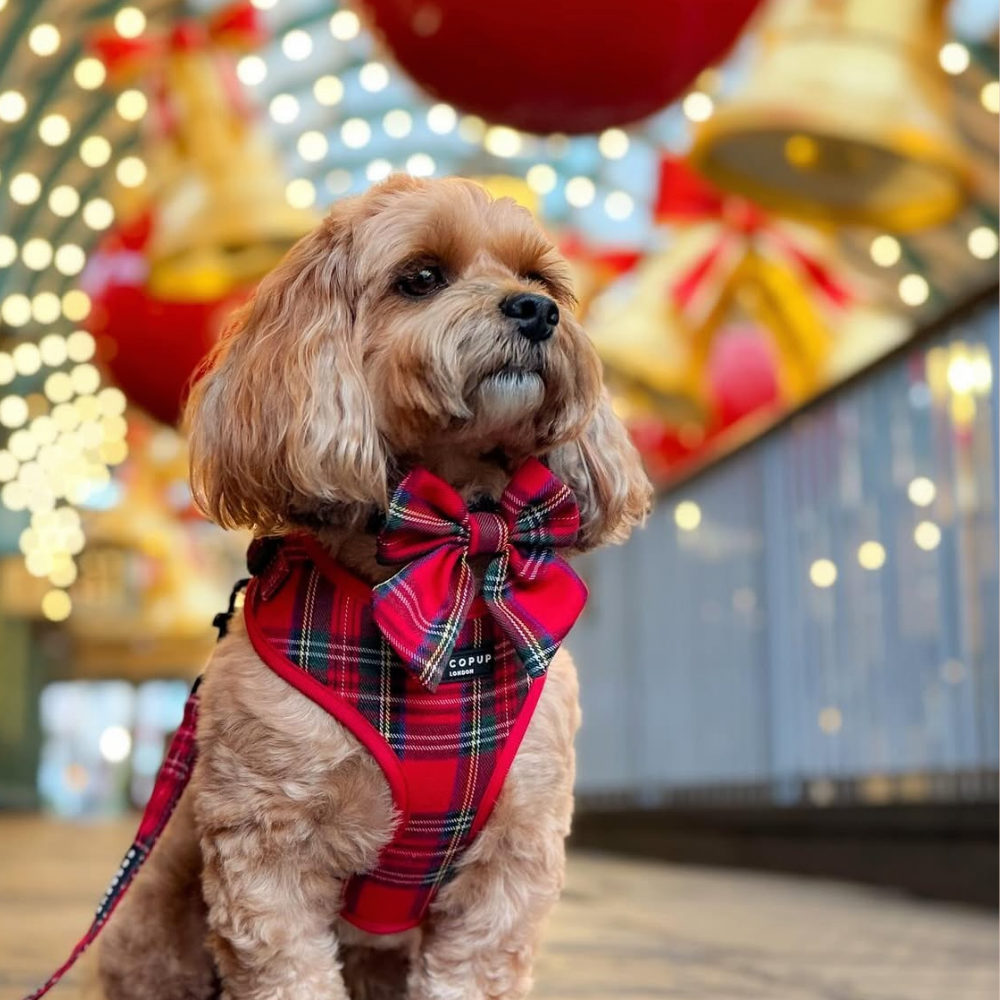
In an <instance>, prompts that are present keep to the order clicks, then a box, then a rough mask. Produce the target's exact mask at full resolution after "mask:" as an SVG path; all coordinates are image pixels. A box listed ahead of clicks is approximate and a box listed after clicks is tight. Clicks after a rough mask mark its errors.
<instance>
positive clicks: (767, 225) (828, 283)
mask: <svg viewBox="0 0 1000 1000" xmlns="http://www.w3.org/2000/svg"><path fill="white" fill-rule="evenodd" d="M653 214H654V215H655V217H656V218H657V219H658V220H660V221H661V222H681V223H685V224H691V223H697V222H708V221H712V220H718V221H719V222H721V223H723V225H724V228H723V231H722V234H721V235H720V236H719V239H718V240H716V241H715V242H714V243H713V244H712V246H711V247H709V249H708V250H706V251H705V253H704V254H702V255H701V256H700V257H699V258H698V259H697V260H696V261H695V262H694V264H692V265H691V267H690V269H688V270H687V271H685V272H684V274H682V275H681V276H680V278H679V279H678V280H677V282H676V284H674V286H673V287H672V288H671V298H672V299H673V303H674V305H675V306H677V307H678V308H679V309H682V310H683V309H687V308H688V307H689V306H690V305H691V302H692V299H693V298H694V296H695V295H696V294H697V292H698V291H699V289H701V288H702V287H703V286H704V284H705V282H706V281H707V279H708V277H709V276H710V275H711V274H713V273H714V272H715V271H716V270H717V269H719V268H720V266H721V265H722V263H723V262H724V261H725V260H726V259H727V258H729V257H731V256H733V251H734V250H735V251H737V253H738V252H739V251H738V247H739V244H741V243H745V242H746V241H748V240H751V239H763V240H767V241H770V242H771V243H772V244H773V246H774V248H775V249H776V250H777V251H778V253H779V254H782V255H784V256H785V257H787V258H788V259H790V260H791V261H792V263H793V265H794V266H795V267H796V268H797V269H798V270H799V271H800V272H801V273H802V274H803V276H804V277H805V279H806V280H807V281H808V282H809V283H810V284H811V285H812V286H813V288H815V290H816V291H817V292H818V293H820V294H821V295H823V296H824V297H825V298H826V299H828V300H829V301H830V303H831V304H833V305H835V306H845V305H847V304H848V303H849V302H850V301H851V293H850V291H849V290H848V289H847V288H846V287H845V286H844V285H843V284H842V283H841V282H840V281H839V280H838V279H837V277H836V276H835V275H834V274H833V273H832V271H831V270H830V268H829V267H828V266H827V265H826V264H825V263H824V262H823V261H822V260H820V259H819V258H818V257H817V256H816V255H815V254H813V253H812V252H811V251H810V250H807V249H806V248H804V247H802V246H800V245H799V243H797V242H796V241H795V240H793V239H792V238H791V237H790V236H789V235H788V234H787V233H786V232H785V231H784V229H782V228H781V226H780V225H779V224H778V223H776V222H775V220H773V219H772V218H770V217H769V216H768V215H767V214H766V213H765V212H764V211H763V210H762V209H761V208H759V207H758V206H757V205H755V204H754V203H753V202H752V201H749V200H747V199H746V198H740V197H738V196H736V195H731V194H726V193H725V192H723V191H720V190H719V189H718V188H716V187H714V186H713V185H712V184H710V183H709V182H708V181H707V180H705V178H704V177H702V176H700V175H699V174H697V173H695V172H694V171H693V170H692V169H691V168H690V167H689V166H688V165H687V163H685V162H684V161H683V160H677V159H674V158H673V157H669V156H665V157H664V158H663V159H662V160H661V161H660V183H659V190H658V192H657V198H656V204H655V206H654V208H653Z"/></svg>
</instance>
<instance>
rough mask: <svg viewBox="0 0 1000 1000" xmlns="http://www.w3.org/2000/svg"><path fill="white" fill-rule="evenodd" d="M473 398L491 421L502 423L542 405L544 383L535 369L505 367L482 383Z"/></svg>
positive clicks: (540, 374) (521, 366)
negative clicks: (475, 397) (483, 408)
mask: <svg viewBox="0 0 1000 1000" xmlns="http://www.w3.org/2000/svg"><path fill="white" fill-rule="evenodd" d="M476 395H477V396H478V397H479V402H480V404H481V405H482V406H484V407H485V410H486V411H487V412H488V413H489V414H490V416H491V417H492V418H494V419H495V420H497V421H500V422H504V423H505V422H507V421H508V420H510V419H512V418H516V417H518V416H520V415H522V414H524V413H525V412H527V411H530V410H534V409H535V408H537V407H538V406H539V405H541V402H542V400H543V399H544V398H545V379H544V378H543V377H542V373H541V371H540V369H539V368H537V367H534V366H530V365H521V364H505V365H503V366H502V367H501V368H497V369H496V370H495V371H492V372H490V373H489V374H488V375H485V376H484V377H483V378H482V379H481V381H480V382H479V385H478V387H477V391H476ZM477 409H478V407H477ZM480 412H481V413H482V411H480ZM483 415H485V414H483Z"/></svg>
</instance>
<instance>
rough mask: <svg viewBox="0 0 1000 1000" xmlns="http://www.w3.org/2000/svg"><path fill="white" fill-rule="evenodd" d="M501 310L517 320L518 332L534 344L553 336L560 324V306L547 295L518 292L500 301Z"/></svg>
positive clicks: (505, 314)
mask: <svg viewBox="0 0 1000 1000" xmlns="http://www.w3.org/2000/svg"><path fill="white" fill-rule="evenodd" d="M500 312H502V313H503V314H504V316H509V317H510V318H511V319H512V320H515V321H516V322H517V332H518V333H520V334H521V336H522V337H527V338H528V340H530V341H531V342H532V343H533V344H538V343H541V342H542V341H543V340H548V339H549V337H551V336H552V331H553V330H555V328H556V327H557V326H558V325H559V306H557V305H556V304H555V302H553V301H552V299H550V298H549V297H548V296H547V295H536V294H534V293H533V292H518V294H516V295H508V296H507V298H505V299H504V300H503V302H501V303H500Z"/></svg>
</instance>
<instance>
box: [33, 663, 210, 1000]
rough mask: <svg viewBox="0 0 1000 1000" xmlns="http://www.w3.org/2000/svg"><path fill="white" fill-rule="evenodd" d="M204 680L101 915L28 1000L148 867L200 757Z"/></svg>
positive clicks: (86, 941) (73, 956)
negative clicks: (200, 702)
mask: <svg viewBox="0 0 1000 1000" xmlns="http://www.w3.org/2000/svg"><path fill="white" fill-rule="evenodd" d="M201 680H202V679H201V677H199V678H198V679H197V680H196V681H195V682H194V687H192V689H191V693H190V695H188V700H187V703H186V704H185V706H184V718H183V719H182V721H181V724H180V726H179V727H178V729H177V732H176V733H175V734H174V738H173V739H172V740H171V741H170V747H169V748H168V750H167V755H166V758H165V759H164V761H163V764H162V765H161V766H160V770H159V772H158V773H157V775H156V781H155V783H154V784H153V793H152V795H150V797H149V802H147V803H146V808H145V810H144V811H143V814H142V819H141V820H140V822H139V829H138V830H137V831H136V835H135V838H134V839H133V841H132V844H131V846H130V847H129V849H128V850H127V851H126V852H125V857H124V858H122V863H121V865H120V866H119V868H118V871H117V872H116V873H115V876H114V878H112V880H111V884H110V885H109V886H108V889H107V892H105V894H104V898H103V899H102V900H101V903H100V906H98V907H97V913H96V914H95V915H94V919H93V921H92V922H91V925H90V927H89V928H88V929H87V932H86V934H84V935H83V937H82V938H80V940H79V941H78V942H77V943H76V945H75V946H74V948H73V950H72V951H71V952H70V954H69V958H67V959H66V961H65V962H63V964H62V965H61V966H59V968H58V969H56V971H55V972H53V973H52V975H51V976H49V978H48V979H47V980H46V982H45V984H44V985H43V986H40V987H39V988H38V989H37V990H35V992H34V993H30V994H29V995H28V996H27V997H25V1000H38V998H39V997H43V996H45V994H46V993H48V992H49V990H51V989H52V987H53V986H55V985H56V983H58V982H59V980H60V979H62V977H63V976H64V975H66V973H67V972H69V970H70V969H71V968H72V967H73V966H74V965H76V963H77V961H78V960H79V958H80V956H81V955H83V953H84V952H85V951H86V950H87V949H88V948H89V947H90V946H91V944H93V943H94V940H95V939H96V938H97V935H98V934H100V933H101V931H102V930H103V928H104V925H105V924H106V923H107V922H108V918H109V917H110V916H111V914H112V913H114V911H115V909H116V908H117V906H118V904H119V903H120V902H121V900H122V897H123V896H124V895H125V893H126V892H127V891H128V888H129V886H130V885H131V884H132V882H133V880H134V879H135V877H136V875H137V874H138V873H139V869H140V868H142V866H143V864H145V862H146V859H147V858H148V857H149V854H150V852H151V851H152V850H153V847H155V845H156V842H157V841H158V840H159V839H160V835H161V834H162V833H163V830H164V828H165V827H166V825H167V821H168V820H169V819H170V817H171V815H173V812H174V809H175V808H176V807H177V803H178V801H179V800H180V797H181V794H182V793H183V791H184V789H185V788H187V785H188V781H189V780H190V778H191V771H192V770H193V768H194V763H195V759H196V758H197V756H198V745H197V743H196V741H195V732H196V728H197V724H198V700H199V695H198V688H199V687H200V685H201Z"/></svg>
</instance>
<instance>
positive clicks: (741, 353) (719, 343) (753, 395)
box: [708, 326, 781, 427]
mask: <svg viewBox="0 0 1000 1000" xmlns="http://www.w3.org/2000/svg"><path fill="white" fill-rule="evenodd" d="M708 381H709V388H710V391H711V394H712V398H713V402H714V404H715V410H716V419H717V422H718V425H719V426H720V427H728V426H729V425H730V424H734V423H736V421H737V420H741V419H742V418H743V417H745V416H747V415H749V414H751V413H754V412H756V411H758V410H762V409H764V408H766V407H769V406H773V405H775V404H777V403H779V402H780V399H781V389H780V387H779V385H778V362H777V358H776V356H775V352H774V349H773V348H772V346H771V344H770V343H769V342H768V340H767V339H766V338H765V337H763V336H762V335H761V333H760V331H758V330H755V329H754V328H753V327H743V326H736V327H730V328H729V329H727V330H722V331H721V332H720V333H719V334H718V335H717V336H716V338H715V343H714V345H713V347H712V356H711V358H710V359H709V367H708Z"/></svg>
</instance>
